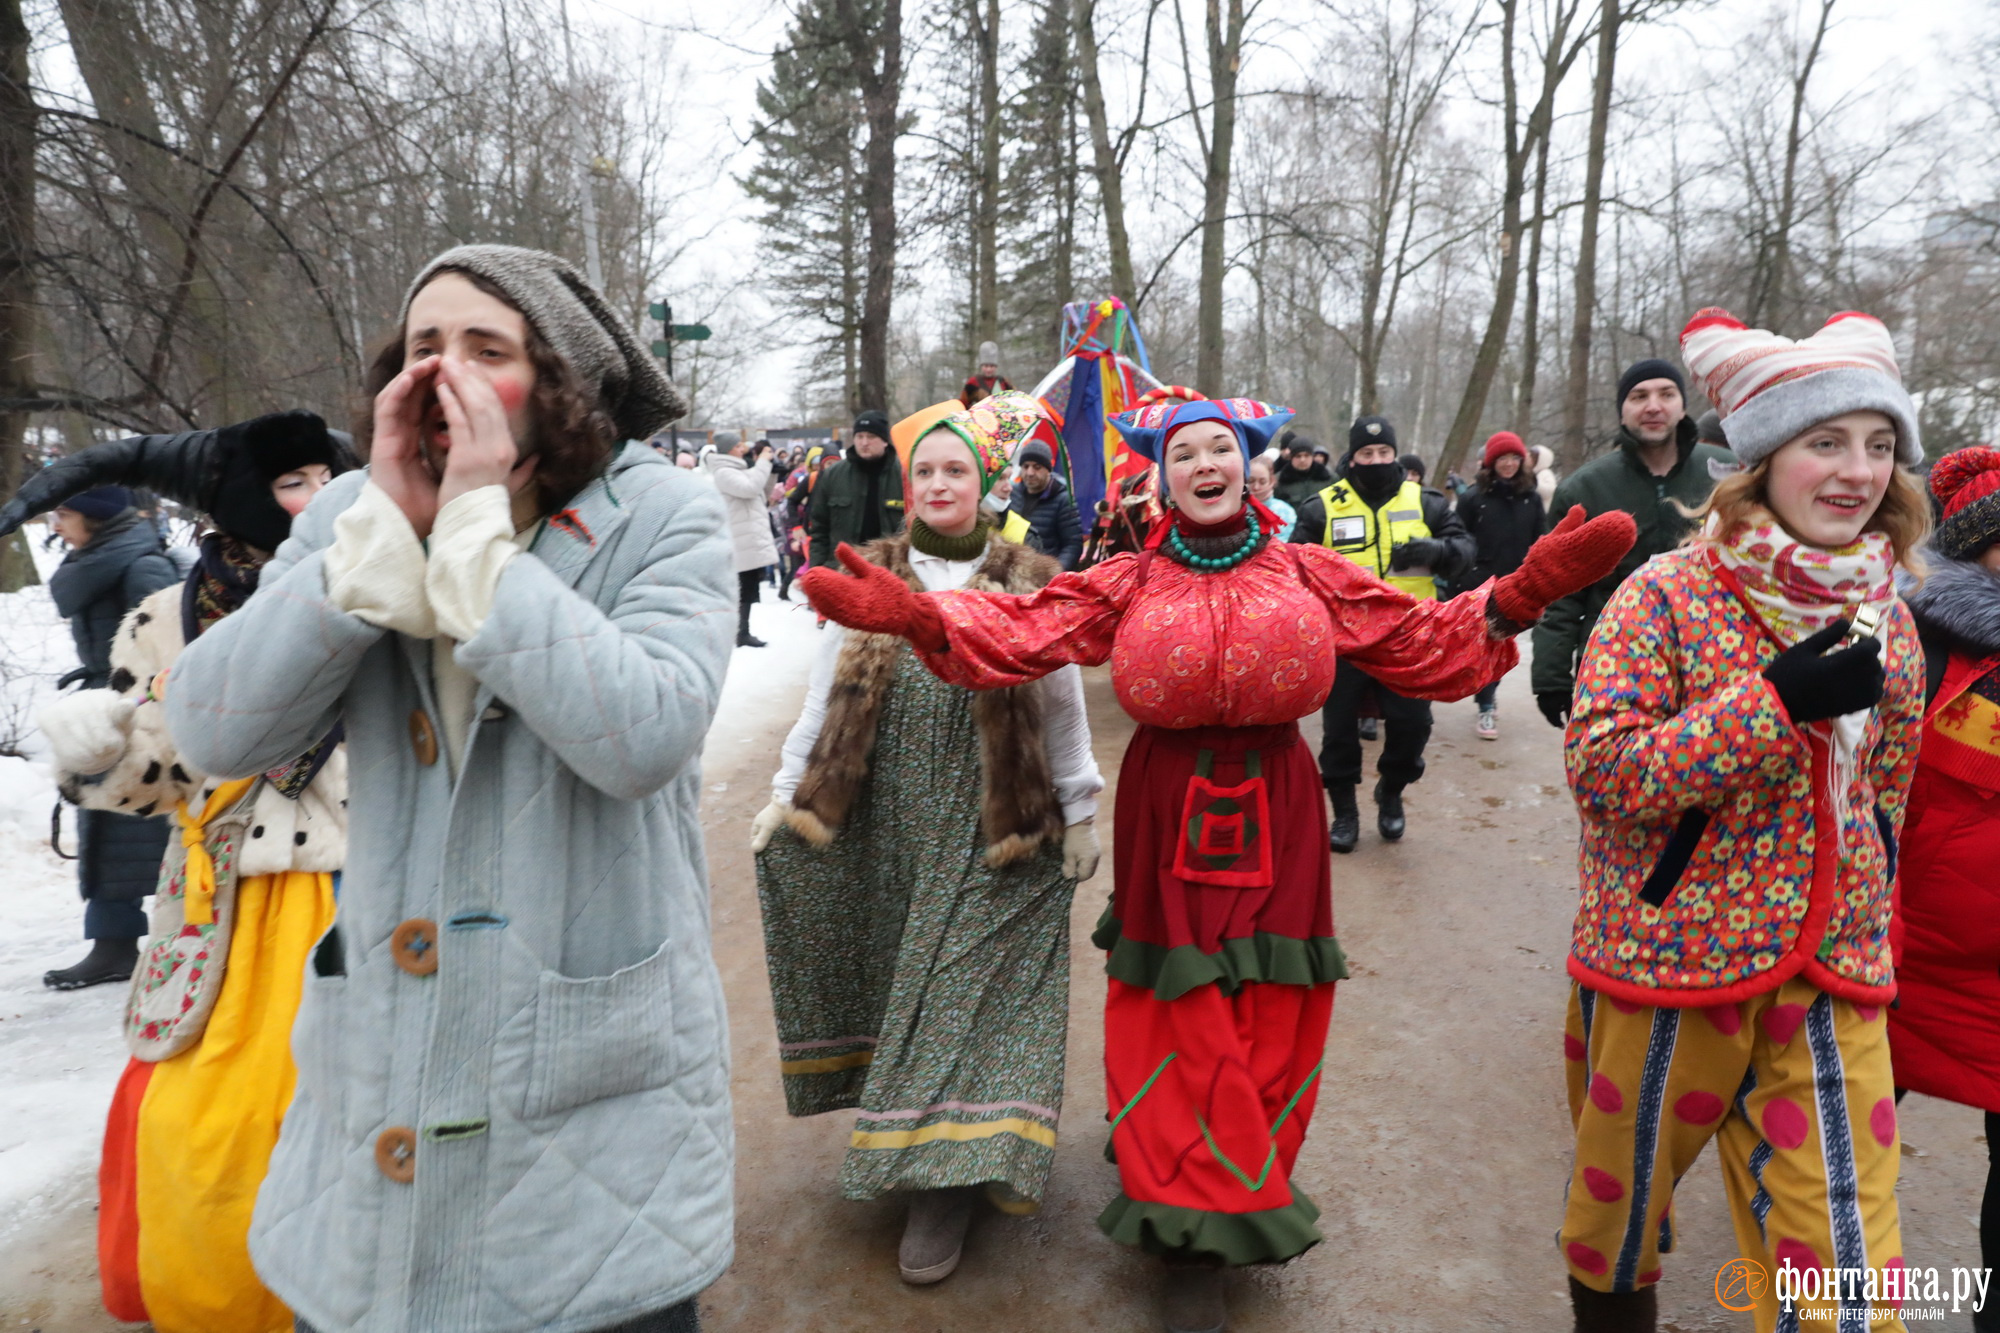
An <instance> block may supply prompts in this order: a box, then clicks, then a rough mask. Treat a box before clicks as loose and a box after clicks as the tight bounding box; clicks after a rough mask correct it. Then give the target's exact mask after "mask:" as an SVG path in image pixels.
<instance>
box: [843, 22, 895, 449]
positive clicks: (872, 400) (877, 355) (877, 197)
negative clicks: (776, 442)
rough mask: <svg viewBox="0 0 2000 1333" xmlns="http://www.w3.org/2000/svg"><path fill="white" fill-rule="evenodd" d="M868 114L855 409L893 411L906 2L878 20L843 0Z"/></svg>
mask: <svg viewBox="0 0 2000 1333" xmlns="http://www.w3.org/2000/svg"><path fill="white" fill-rule="evenodd" d="M838 13H839V16H840V20H841V26H842V28H843V29H844V31H845V34H846V40H847V49H848V58H849V61H850V63H851V64H852V65H853V67H854V81H855V84H856V86H858V87H859V88H860V89H861V114H862V117H863V118H864V119H865V120H866V121H867V122H868V145H867V147H866V148H865V149H863V151H862V177H861V204H862V211H863V212H864V213H866V214H867V216H868V263H867V283H866V288H865V290H864V292H863V295H862V298H861V352H860V362H861V364H860V369H859V371H858V372H857V375H856V379H855V384H856V391H855V395H854V401H853V402H851V403H849V404H848V406H849V407H851V408H852V409H853V410H854V411H855V412H857V413H859V412H865V411H869V410H875V411H882V412H887V411H889V410H890V402H889V319H890V316H891V314H892V313H893V308H894V300H895V288H896V134H897V129H898V126H897V123H896V122H897V119H898V114H897V113H898V111H899V109H900V105H901V100H902V89H903V4H902V0H884V3H883V5H882V12H881V19H880V23H879V25H878V26H871V25H870V24H869V23H868V22H867V21H866V20H865V19H864V18H863V17H862V15H861V14H860V13H859V12H858V10H857V5H856V0H838Z"/></svg>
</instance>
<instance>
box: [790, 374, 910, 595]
mask: <svg viewBox="0 0 2000 1333" xmlns="http://www.w3.org/2000/svg"><path fill="white" fill-rule="evenodd" d="M806 530H807V536H808V537H809V538H810V539H811V544H812V563H813V566H814V567H815V568H820V567H824V566H829V565H836V562H835V560H834V558H833V553H834V550H835V548H837V547H838V546H839V545H840V544H841V543H842V542H846V543H847V544H848V545H850V546H854V547H859V546H861V545H862V544H863V543H864V542H872V541H874V540H875V539H876V538H877V537H888V536H891V535H893V534H895V533H898V532H901V531H902V530H903V467H902V464H901V463H900V462H899V461H898V460H897V458H896V451H895V450H894V449H891V448H890V447H889V418H888V416H887V415H886V414H884V413H881V412H876V411H868V412H863V413H862V414H861V415H860V416H858V417H856V418H855V419H854V440H853V444H852V446H851V447H850V448H849V449H848V451H847V456H846V457H845V458H843V459H841V460H840V461H839V462H838V463H832V464H829V465H828V466H827V467H826V468H825V470H823V471H822V472H821V473H820V474H819V480H818V481H816V482H814V483H813V490H812V499H811V500H809V501H808V502H807V519H806Z"/></svg>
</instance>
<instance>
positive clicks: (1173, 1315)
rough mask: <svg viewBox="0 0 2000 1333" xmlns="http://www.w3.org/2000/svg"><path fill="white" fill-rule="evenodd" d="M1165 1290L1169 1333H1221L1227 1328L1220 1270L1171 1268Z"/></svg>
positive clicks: (1198, 1266) (1196, 1266)
mask: <svg viewBox="0 0 2000 1333" xmlns="http://www.w3.org/2000/svg"><path fill="white" fill-rule="evenodd" d="M1164 1290H1165V1299H1164V1301H1163V1302H1162V1304H1163V1305H1164V1306H1165V1310H1164V1313H1165V1315H1166V1323H1167V1333H1222V1330H1223V1328H1224V1327H1225V1326H1226V1325H1227V1324H1228V1322H1229V1307H1228V1304H1227V1302H1226V1301H1225V1299H1224V1296H1223V1289H1222V1270H1221V1269H1220V1268H1210V1267H1208V1266H1207V1265H1205V1264H1169V1265H1167V1281H1166V1286H1165V1289H1164Z"/></svg>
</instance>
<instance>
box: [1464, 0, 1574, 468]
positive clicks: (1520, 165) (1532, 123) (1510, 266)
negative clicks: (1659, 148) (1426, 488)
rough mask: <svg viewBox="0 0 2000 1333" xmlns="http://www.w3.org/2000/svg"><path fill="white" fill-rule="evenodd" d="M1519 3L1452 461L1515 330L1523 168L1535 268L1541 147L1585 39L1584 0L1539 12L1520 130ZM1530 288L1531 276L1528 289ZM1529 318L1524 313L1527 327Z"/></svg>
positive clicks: (1509, 33)
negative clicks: (1493, 259)
mask: <svg viewBox="0 0 2000 1333" xmlns="http://www.w3.org/2000/svg"><path fill="white" fill-rule="evenodd" d="M1522 4H1523V0H1500V86H1501V116H1500V123H1501V127H1502V161H1503V171H1502V181H1501V186H1500V271H1499V275H1498V277H1497V278H1496V280H1495V282H1494V291H1493V308H1492V311H1491V312H1490V314H1489V315H1488V316H1487V320H1486V333H1485V335H1484V336H1483V337H1482V338H1481V339H1480V342H1479V351H1478V352H1477V353H1476V354H1475V356H1474V358H1473V363H1472V374H1471V376H1470V378H1468V379H1467V380H1466V383H1465V392H1464V394H1463V395H1462V396H1461V397H1460V398H1459V402H1458V414H1457V416H1456V417H1454V418H1453V420H1452V424H1451V430H1450V431H1449V433H1447V434H1446V436H1445V441H1444V457H1446V458H1454V459H1455V458H1458V457H1459V456H1461V455H1462V454H1464V453H1465V451H1466V450H1467V449H1468V448H1469V447H1470V446H1471V444H1472V440H1473V435H1474V433H1475V432H1476V431H1477V430H1478V428H1479V419H1480V417H1481V415H1482V414H1483V413H1484V412H1485V410H1486V398H1487V394H1488V393H1489V392H1490V391H1491V389H1492V387H1493V381H1494V378H1495V377H1496V376H1497V375H1498V373H1499V370H1500V356H1501V353H1502V351H1503V350H1504V349H1505V347H1506V342H1507V334H1508V331H1509V329H1510V328H1511V327H1512V326H1513V322H1514V296H1515V292H1516V291H1517V289H1518V287H1519V284H1520V277H1521V249H1522V246H1521V240H1522V237H1521V232H1522V226H1523V221H1522V216H1521V206H1522V201H1523V198H1524V197H1525V195H1526V194H1527V188H1528V187H1527V180H1528V164H1529V162H1530V160H1531V159H1532V160H1533V161H1534V162H1535V163H1536V164H1537V170H1536V177H1535V216H1534V218H1533V220H1532V223H1531V224H1530V225H1531V226H1532V228H1533V230H1534V244H1533V249H1534V254H1533V255H1532V262H1531V264H1530V269H1529V271H1530V274H1531V275H1532V274H1533V272H1534V268H1535V267H1536V265H1538V264H1539V261H1540V245H1541V225H1542V207H1543V204H1544V202H1545V185H1546V180H1547V173H1548V141H1549V137H1550V134H1551V132H1552V130H1553V126H1554V121H1555V103H1556V95H1557V93H1558V92H1560V91H1561V89H1562V85H1563V81H1564V80H1565V79H1567V78H1568V76H1569V72H1570V69H1571V67H1572V66H1573V65H1574V64H1575V63H1576V58H1577V57H1578V56H1579V55H1580V54H1582V52H1583V47H1584V43H1585V42H1586V41H1587V40H1588V39H1589V31H1588V29H1587V28H1586V29H1585V30H1583V31H1576V28H1577V22H1578V19H1579V17H1580V15H1581V12H1582V9H1583V0H1550V3H1547V4H1545V5H1544V6H1543V7H1542V15H1543V25H1542V31H1541V33H1540V34H1539V38H1540V47H1541V51H1540V56H1541V59H1540V65H1541V81H1540V87H1539V90H1538V93H1537V95H1536V97H1535V100H1534V102H1533V103H1532V104H1531V105H1530V106H1529V107H1528V110H1527V116H1526V123H1525V124H1524V123H1523V119H1522V114H1521V93H1520V88H1519V85H1518V79H1517V76H1516V74H1515V70H1514V52H1515V49H1516V47H1515V44H1516V40H1517V37H1518V33H1519V28H1520V26H1521V10H1522ZM1533 283H1534V278H1533V276H1531V277H1530V284H1531V286H1532V284H1533ZM1538 313H1539V312H1538V311H1536V310H1532V309H1531V310H1530V311H1529V313H1528V322H1529V324H1530V325H1531V326H1532V324H1533V322H1534V320H1535V318H1536V316H1537V314H1538Z"/></svg>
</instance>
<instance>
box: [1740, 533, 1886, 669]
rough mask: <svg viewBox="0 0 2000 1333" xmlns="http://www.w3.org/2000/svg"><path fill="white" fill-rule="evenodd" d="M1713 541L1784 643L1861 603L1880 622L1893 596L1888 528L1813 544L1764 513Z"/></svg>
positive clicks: (1843, 616)
mask: <svg viewBox="0 0 2000 1333" xmlns="http://www.w3.org/2000/svg"><path fill="white" fill-rule="evenodd" d="M1709 548H1710V549H1711V550H1712V551H1714V552H1715V555H1716V558H1717V559H1718V560H1720V561H1721V563H1722V565H1723V567H1724V568H1726V569H1728V571H1729V572H1730V573H1731V574H1734V575H1735V576H1736V581H1737V582H1738V583H1740V584H1741V585H1742V586H1743V591H1744V594H1745V595H1746V596H1747V597H1748V598H1749V601H1750V605H1751V606H1752V608H1754V609H1755V610H1756V612H1757V615H1758V617H1759V618H1760V619H1762V620H1763V622H1764V623H1765V624H1766V625H1768V626H1769V627H1770V629H1771V632H1772V633H1773V634H1775V635H1777V636H1778V639H1779V641H1780V642H1782V643H1784V644H1786V645H1787V646H1789V645H1791V644H1795V643H1797V642H1798V641H1799V640H1801V639H1804V638H1809V637H1810V636H1811V635H1813V634H1814V633H1816V632H1818V631H1820V630H1823V629H1825V628H1826V627H1827V626H1828V625H1831V624H1832V623H1833V622H1834V621H1836V620H1841V619H1847V620H1852V619H1854V614H1855V612H1856V611H1857V610H1859V609H1860V608H1861V607H1864V606H1865V607H1868V608H1870V609H1872V610H1873V612H1874V614H1875V618H1876V621H1877V623H1878V624H1879V623H1880V621H1881V618H1882V617H1883V616H1885V615H1887V614H1888V611H1889V607H1890V606H1891V605H1892V604H1893V603H1894V602H1895V600H1896V580H1895V572H1896V556H1895V552H1894V551H1893V549H1891V547H1890V545H1889V538H1888V535H1887V534H1885V533H1880V532H1864V533H1862V534H1861V539H1860V540H1859V541H1857V542H1855V543H1854V544H1853V545H1852V546H1843V547H1840V548H1839V549H1838V550H1831V551H1829V550H1827V549H1825V548H1823V547H1819V546H1808V545H1807V544H1806V543H1804V542H1802V541H1800V540H1799V539H1798V538H1796V537H1794V536H1792V535H1791V534H1790V533H1788V532H1786V531H1785V530H1784V528H1783V527H1781V526H1779V524H1778V522H1777V520H1775V519H1768V518H1767V519H1765V520H1764V521H1763V522H1762V523H1757V524H1753V525H1752V526H1750V527H1747V528H1744V529H1743V530H1742V531H1740V532H1738V533H1737V534H1736V536H1735V537H1734V538H1732V539H1731V540H1729V541H1715V540H1714V539H1713V538H1712V537H1711V539H1710V542H1709Z"/></svg>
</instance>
